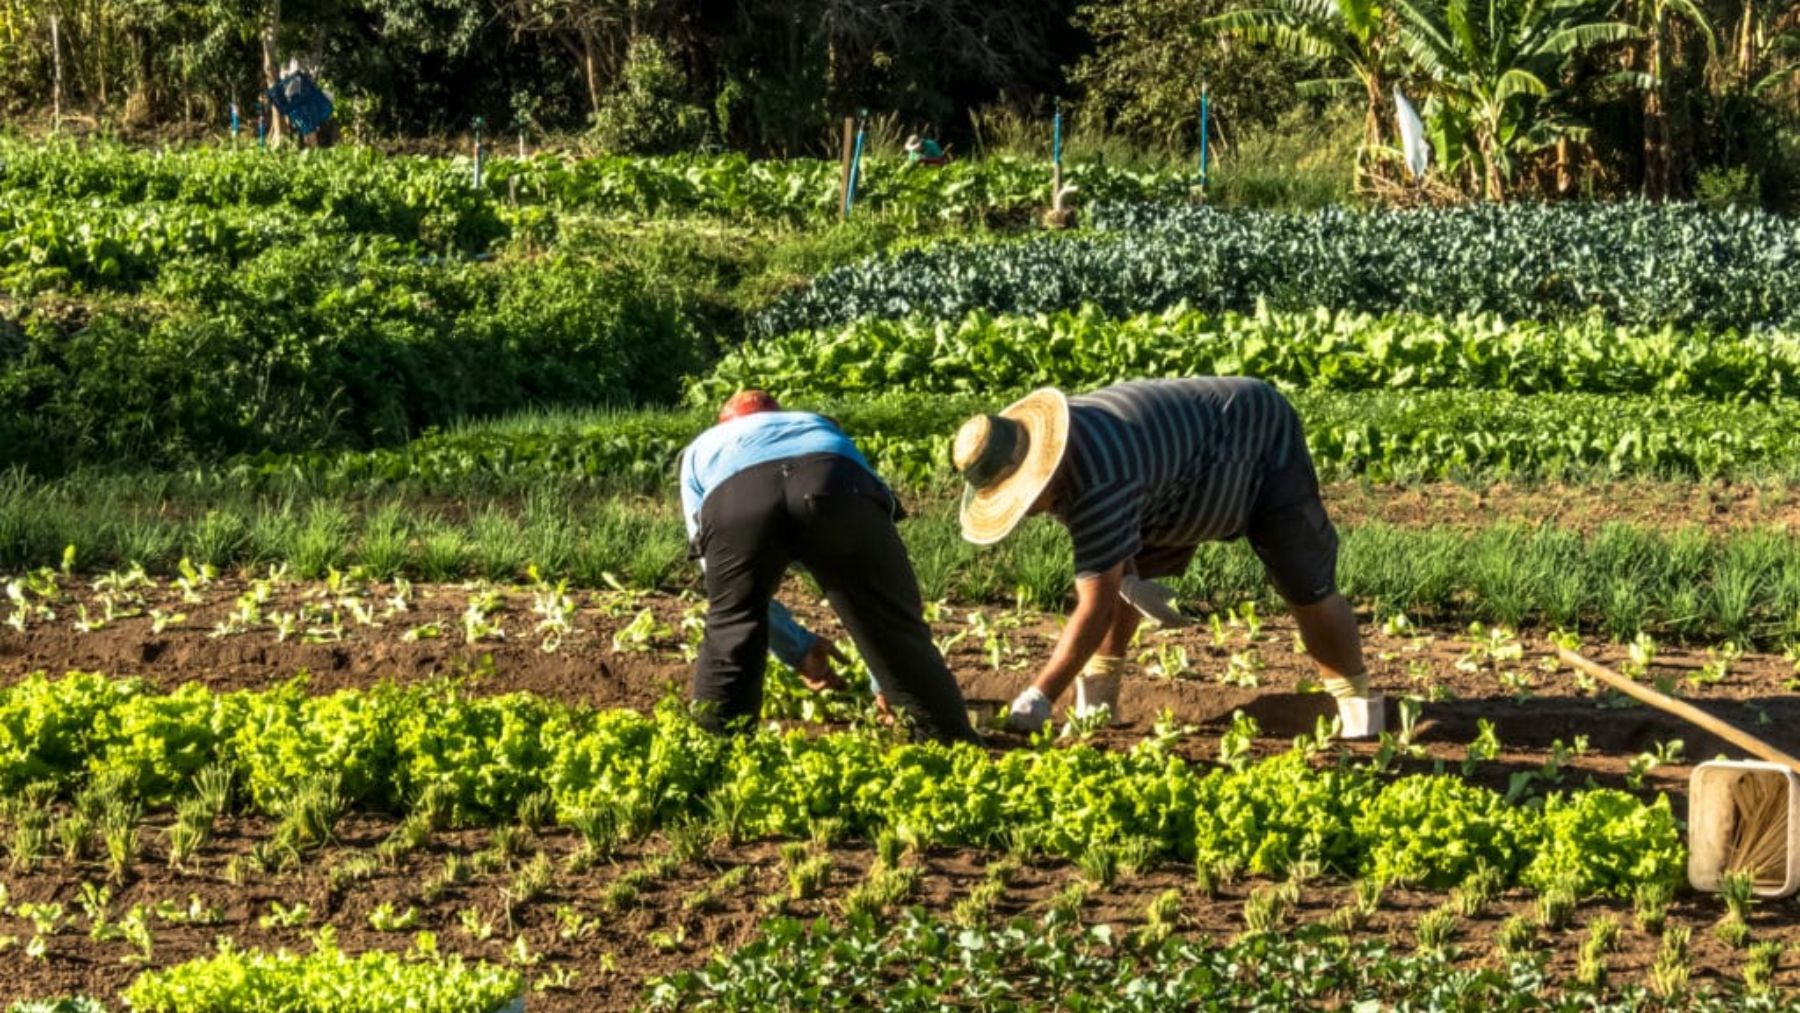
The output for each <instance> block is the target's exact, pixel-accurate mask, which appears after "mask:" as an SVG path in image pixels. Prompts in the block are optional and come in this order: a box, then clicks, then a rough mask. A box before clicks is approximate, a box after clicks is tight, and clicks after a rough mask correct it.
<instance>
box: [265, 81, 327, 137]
mask: <svg viewBox="0 0 1800 1013" xmlns="http://www.w3.org/2000/svg"><path fill="white" fill-rule="evenodd" d="M269 103H270V104H271V105H273V106H274V107H275V109H276V111H277V112H279V113H281V114H282V115H283V116H286V117H287V120H288V122H289V123H291V124H293V127H294V132H295V133H297V134H299V135H300V136H301V137H305V136H306V135H307V134H310V133H312V132H313V131H315V130H317V129H319V128H320V127H322V126H324V125H325V121H327V120H329V119H331V111H332V105H331V98H330V96H328V95H326V94H325V92H324V91H322V90H320V88H319V86H318V85H317V84H315V83H314V82H313V79H312V75H310V74H308V73H306V72H305V71H303V70H302V71H296V72H294V73H292V74H289V75H287V76H286V77H283V78H282V79H281V80H279V81H276V82H275V87H273V88H270V89H269Z"/></svg>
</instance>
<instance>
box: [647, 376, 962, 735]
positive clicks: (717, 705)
mask: <svg viewBox="0 0 1800 1013" xmlns="http://www.w3.org/2000/svg"><path fill="white" fill-rule="evenodd" d="M681 506H682V511H681V512H682V516H683V518H684V519H685V520H686V521H687V528H688V538H689V541H690V543H691V545H692V548H693V551H694V553H695V555H696V557H697V558H699V559H701V561H702V565H703V566H704V567H705V571H706V596H707V599H708V604H707V612H706V638H705V640H704V641H702V643H701V645H700V657H699V660H698V661H697V662H696V664H695V668H694V687H693V692H694V700H695V702H696V703H697V704H698V705H699V706H698V708H697V710H698V719H699V721H700V723H701V724H702V725H704V726H706V727H708V728H711V729H713V730H714V731H725V730H728V729H731V728H734V727H738V726H741V725H743V724H746V723H752V722H754V721H755V720H756V719H757V718H758V717H759V716H760V715H761V713H762V698H763V675H764V672H765V670H766V669H767V666H768V657H767V656H768V651H769V643H770V629H771V627H772V626H774V627H776V628H785V630H786V631H787V633H788V639H789V640H790V642H791V643H793V644H794V646H791V647H790V648H788V651H789V652H790V653H792V652H795V651H797V650H798V649H799V648H798V646H797V644H798V641H799V640H800V639H801V638H803V637H806V636H809V635H808V634H805V632H804V631H803V630H800V628H799V626H798V624H795V623H793V620H792V617H790V616H788V615H787V612H786V610H785V609H782V608H781V607H780V606H779V605H776V604H775V589H776V588H777V587H778V586H779V585H780V583H781V578H782V576H783V575H784V574H785V573H787V569H788V567H789V566H790V565H791V564H794V563H798V564H800V565H802V566H804V567H806V569H807V570H808V571H810V572H811V573H812V575H813V578H814V579H815V580H817V581H818V582H819V585H820V586H821V587H823V588H824V589H825V594H826V597H827V598H828V599H829V600H830V601H831V607H832V608H833V609H835V610H836V611H837V614H838V617H839V618H840V619H842V620H843V621H844V626H845V627H846V628H847V629H848V630H849V631H850V637H851V639H853V640H855V641H856V646H857V649H858V650H860V651H861V652H862V656H863V657H864V658H865V659H866V660H867V661H868V663H869V671H870V672H871V673H872V674H873V675H874V677H875V682H876V684H877V685H878V686H879V687H880V691H881V695H882V696H884V697H885V698H886V700H887V701H888V703H889V704H891V705H893V706H894V707H896V708H898V709H899V710H900V711H901V712H902V713H904V714H906V715H908V716H910V717H911V719H912V723H913V729H914V731H915V732H916V733H919V734H921V735H926V736H931V737H934V738H938V739H943V740H947V741H948V740H964V741H969V742H979V741H980V739H979V738H978V737H977V736H976V734H975V730H974V729H973V728H971V727H970V725H969V714H968V710H967V709H966V707H965V705H964V703H963V697H962V691H961V690H960V689H958V688H957V685H956V679H955V678H954V677H952V676H951V674H950V669H949V667H948V666H946V665H945V664H944V658H943V655H941V654H939V653H938V649H937V646H936V645H935V644H933V643H932V640H931V629H930V627H928V626H926V625H925V618H924V611H925V610H924V604H923V602H922V601H921V600H920V597H919V583H918V580H917V578H916V577H914V575H913V569H912V563H911V562H910V561H908V559H907V557H906V546H905V545H903V544H902V543H901V541H900V533H899V532H898V531H897V530H895V528H894V522H895V520H897V519H898V518H899V517H900V516H901V509H900V501H899V500H898V499H897V498H895V496H894V494H893V493H892V492H891V491H889V489H888V487H887V486H886V485H885V484H883V483H882V481H881V479H879V478H877V477H876V476H875V473H874V471H872V470H871V469H870V468H869V464H868V462H867V461H865V460H864V459H863V456H862V454H861V453H860V452H859V451H857V449H856V446H855V444H853V443H851V442H850V438H849V437H848V436H845V435H844V433H843V431H842V430H840V429H839V428H838V427H837V425H836V424H835V423H833V422H832V421H831V420H830V419H827V418H825V417H824V416H822V415H814V414H811V413H808V412H785V411H782V410H781V406H780V405H778V404H777V403H776V401H775V399H774V398H773V397H771V396H769V395H768V394H767V393H765V392H763V391H760V390H748V391H743V392H741V393H739V394H737V395H736V396H734V397H733V398H732V399H731V400H730V401H728V402H726V404H725V407H724V409H723V410H722V411H720V413H719V424H718V425H716V426H713V427H712V428H711V429H708V430H707V431H706V432H704V433H701V434H700V436H699V437H698V438H696V439H695V440H694V442H693V443H691V444H689V445H688V447H687V449H686V450H684V451H682V455H681ZM771 613H773V617H772V615H771ZM772 618H773V621H772ZM826 672H827V673H829V666H826ZM802 674H803V676H806V677H807V681H808V684H809V685H811V686H812V688H814V689H820V688H827V687H828V686H829V685H831V684H832V683H833V682H835V675H833V676H831V678H829V679H827V678H825V676H824V675H823V674H821V673H819V672H817V671H812V672H810V673H809V672H808V671H807V669H805V668H802Z"/></svg>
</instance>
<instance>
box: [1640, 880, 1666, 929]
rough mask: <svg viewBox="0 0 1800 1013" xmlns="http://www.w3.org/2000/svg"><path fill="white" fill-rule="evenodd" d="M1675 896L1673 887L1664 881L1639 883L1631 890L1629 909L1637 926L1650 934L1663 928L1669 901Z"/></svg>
mask: <svg viewBox="0 0 1800 1013" xmlns="http://www.w3.org/2000/svg"><path fill="white" fill-rule="evenodd" d="M1674 898H1675V888H1674V887H1673V886H1671V885H1670V884H1668V883H1665V882H1649V883H1639V884H1638V885H1637V889H1635V890H1633V891H1632V895H1631V910H1632V915H1633V916H1634V917H1635V918H1636V919H1637V924H1638V928H1641V929H1643V930H1644V931H1645V932H1648V933H1650V934H1651V935H1658V934H1660V933H1661V932H1662V930H1663V922H1664V921H1665V920H1667V918H1668V917H1669V902H1670V901H1671V900H1673V899H1674Z"/></svg>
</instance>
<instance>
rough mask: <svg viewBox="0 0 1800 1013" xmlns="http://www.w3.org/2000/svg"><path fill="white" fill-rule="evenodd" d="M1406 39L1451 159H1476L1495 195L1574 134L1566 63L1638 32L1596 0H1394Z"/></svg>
mask: <svg viewBox="0 0 1800 1013" xmlns="http://www.w3.org/2000/svg"><path fill="white" fill-rule="evenodd" d="M1392 3H1393V6H1394V11H1395V13H1396V15H1397V16H1398V18H1399V22H1400V46H1401V48H1402V49H1403V50H1404V51H1405V53H1406V56H1407V59H1408V61H1409V62H1410V63H1411V65H1412V69H1413V71H1414V72H1415V73H1416V74H1418V75H1420V76H1422V77H1424V78H1425V79H1426V81H1427V85H1426V91H1427V94H1428V95H1430V99H1429V101H1428V102H1427V103H1426V109H1425V115H1426V117H1427V118H1428V119H1431V120H1432V121H1433V125H1434V128H1435V130H1434V133H1435V134H1436V138H1435V140H1436V141H1437V145H1438V150H1439V151H1440V152H1442V153H1444V155H1445V157H1446V162H1447V164H1450V165H1452V166H1455V165H1457V164H1462V165H1468V166H1471V167H1472V168H1473V169H1474V170H1475V173H1474V174H1475V175H1476V176H1477V177H1478V178H1479V179H1480V184H1481V191H1482V193H1483V195H1484V196H1485V197H1486V198H1487V199H1488V200H1493V201H1498V200H1503V199H1505V197H1506V190H1507V186H1508V184H1509V183H1510V181H1511V179H1512V177H1513V176H1514V174H1515V173H1516V172H1517V171H1518V169H1519V166H1520V163H1521V161H1522V160H1523V159H1525V158H1527V157H1529V156H1530V155H1532V154H1534V153H1536V152H1538V151H1541V150H1543V149H1544V148H1547V147H1549V146H1550V145H1552V144H1554V143H1556V140H1557V139H1558V138H1559V137H1563V136H1573V135H1575V134H1576V133H1578V132H1579V131H1580V129H1581V128H1580V126H1579V125H1578V124H1577V123H1575V122H1574V121H1573V119H1572V118H1571V117H1570V116H1569V115H1568V113H1567V112H1566V111H1565V109H1564V108H1563V106H1562V102H1563V100H1564V98H1565V97H1566V96H1565V95H1564V93H1563V91H1562V90H1561V89H1560V88H1559V87H1558V82H1560V81H1561V79H1562V72H1563V70H1564V69H1565V68H1566V67H1567V66H1568V65H1569V64H1570V62H1571V61H1572V60H1573V59H1574V58H1575V57H1577V56H1580V55H1582V54H1584V53H1587V52H1589V51H1591V50H1595V49H1598V48H1601V47H1604V46H1609V45H1612V44H1615V43H1619V42H1624V41H1626V40H1629V39H1633V38H1636V37H1637V36H1638V30H1637V29H1635V28H1633V27H1632V26H1631V25H1628V24H1625V23H1624V22H1620V21H1614V20H1609V19H1607V18H1606V17H1605V16H1604V8H1602V7H1600V6H1599V5H1597V4H1595V3H1593V2H1591V0H1444V2H1442V3H1438V2H1432V0H1392Z"/></svg>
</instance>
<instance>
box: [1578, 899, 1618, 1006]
mask: <svg viewBox="0 0 1800 1013" xmlns="http://www.w3.org/2000/svg"><path fill="white" fill-rule="evenodd" d="M1618 942H1619V923H1618V921H1617V920H1616V919H1614V918H1613V917H1612V916H1611V915H1599V916H1597V917H1596V918H1595V919H1594V920H1593V921H1591V922H1589V923H1588V934H1587V938H1586V939H1585V940H1583V941H1582V943H1581V957H1580V959H1579V961H1578V962H1577V963H1576V966H1575V980H1576V981H1578V982H1580V983H1581V984H1583V985H1585V986H1587V987H1588V988H1595V989H1597V988H1600V987H1601V986H1603V985H1605V984H1606V955H1607V954H1608V953H1611V952H1612V951H1613V949H1614V948H1615V947H1616V946H1617V945H1618Z"/></svg>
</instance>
